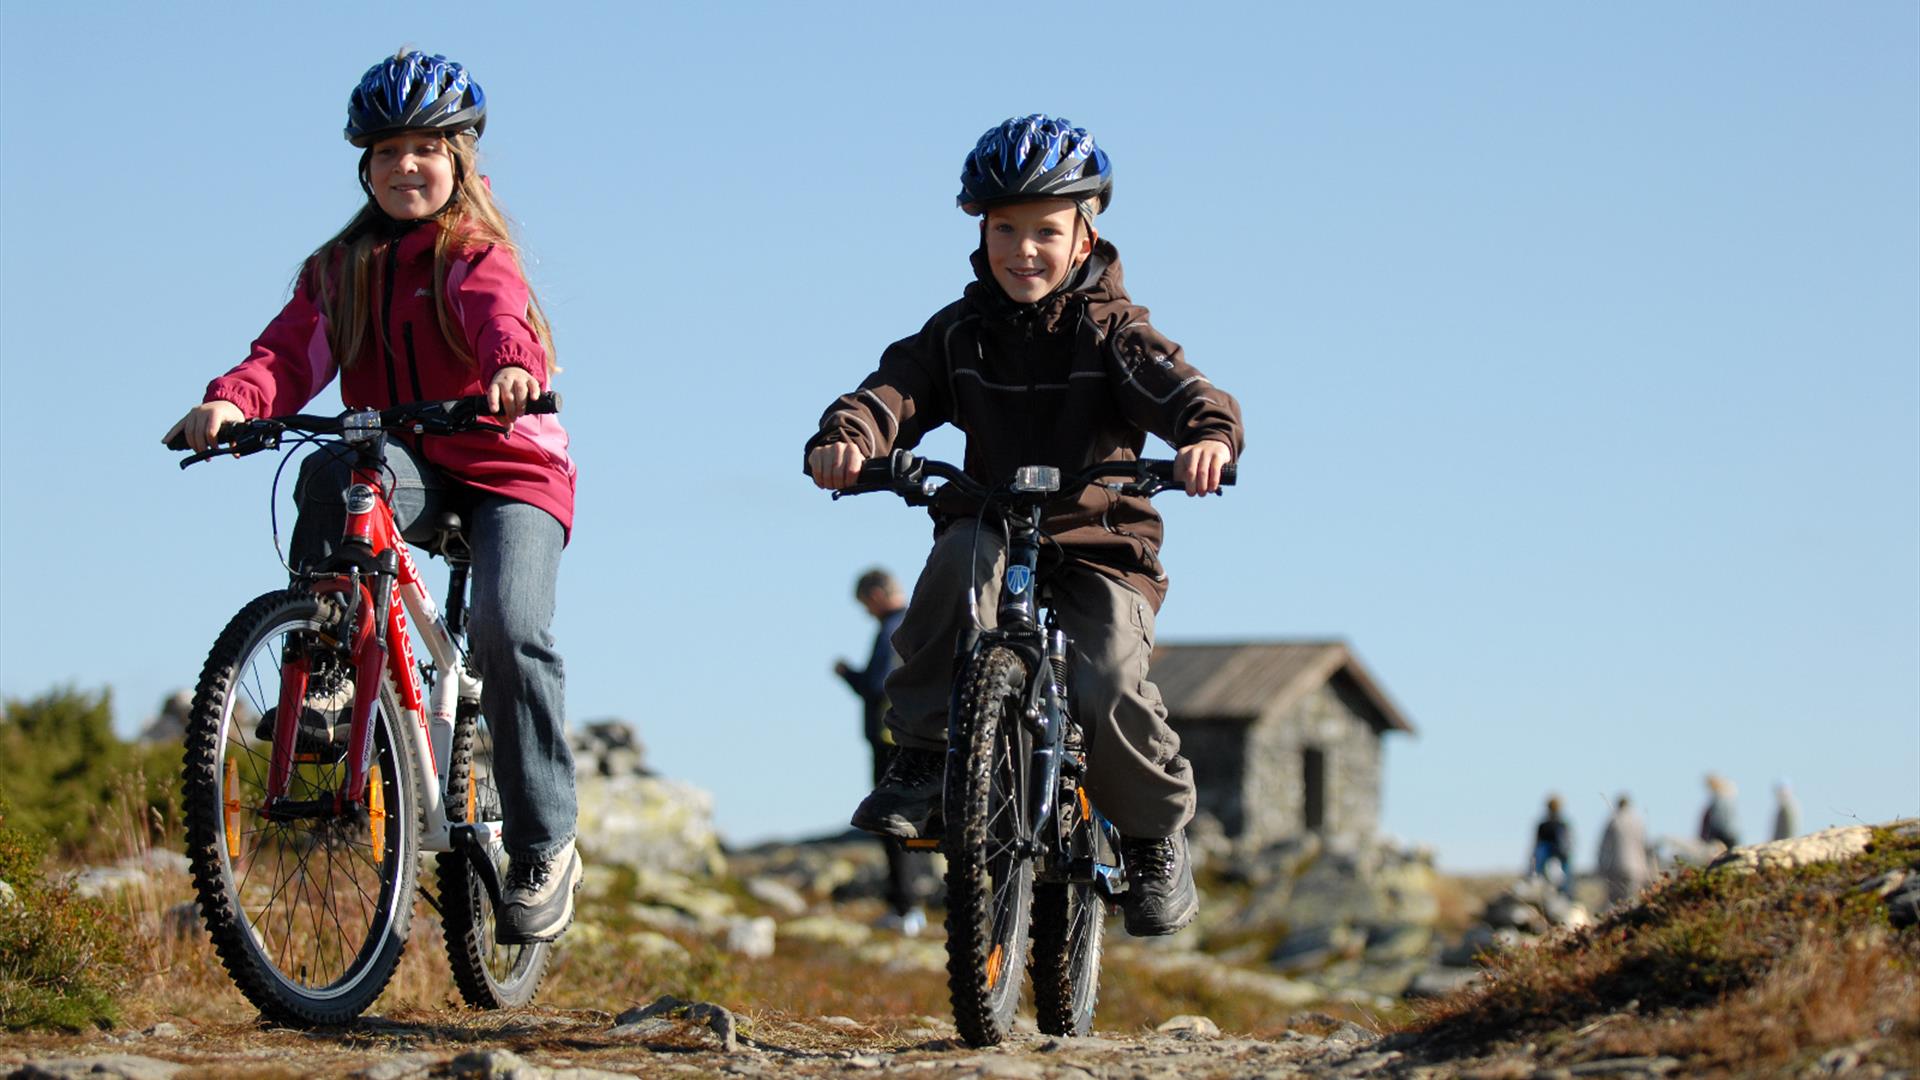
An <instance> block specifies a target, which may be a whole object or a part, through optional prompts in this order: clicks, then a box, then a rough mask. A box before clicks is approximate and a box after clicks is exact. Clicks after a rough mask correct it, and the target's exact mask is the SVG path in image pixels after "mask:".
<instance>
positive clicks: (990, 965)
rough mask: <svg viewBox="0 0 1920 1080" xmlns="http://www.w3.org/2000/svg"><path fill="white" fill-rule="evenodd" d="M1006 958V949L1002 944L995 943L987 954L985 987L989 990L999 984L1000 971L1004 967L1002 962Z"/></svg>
mask: <svg viewBox="0 0 1920 1080" xmlns="http://www.w3.org/2000/svg"><path fill="white" fill-rule="evenodd" d="M1006 958H1007V950H1006V946H1004V945H995V946H994V947H993V951H992V952H990V953H988V954H987V989H989V990H991V989H993V988H994V987H996V986H998V985H1000V973H1001V971H1002V970H1003V969H1005V967H1006V964H1005V963H1003V961H1004V960H1006Z"/></svg>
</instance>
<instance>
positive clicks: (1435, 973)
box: [1406, 967, 1480, 998]
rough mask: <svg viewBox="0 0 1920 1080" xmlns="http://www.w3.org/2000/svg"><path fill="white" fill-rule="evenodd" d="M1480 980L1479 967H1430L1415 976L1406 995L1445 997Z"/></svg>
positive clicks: (1414, 996) (1413, 996) (1411, 996)
mask: <svg viewBox="0 0 1920 1080" xmlns="http://www.w3.org/2000/svg"><path fill="white" fill-rule="evenodd" d="M1479 982H1480V969H1479V968H1469V967H1438V968H1429V969H1428V970H1426V971H1423V972H1421V973H1420V974H1418V975H1415V976H1414V977H1413V982H1412V983H1410V984H1409V985H1408V986H1407V990H1406V996H1407V997H1410V998H1436V997H1445V996H1446V995H1448V994H1451V993H1453V992H1454V991H1456V990H1462V989H1465V988H1466V987H1469V986H1473V985H1476V984H1477V983H1479Z"/></svg>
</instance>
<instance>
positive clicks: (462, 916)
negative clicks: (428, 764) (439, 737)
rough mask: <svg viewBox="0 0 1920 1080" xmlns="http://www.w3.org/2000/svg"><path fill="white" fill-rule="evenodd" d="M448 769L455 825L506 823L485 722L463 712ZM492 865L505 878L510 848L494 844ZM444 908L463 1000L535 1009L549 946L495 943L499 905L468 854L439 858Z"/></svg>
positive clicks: (482, 1006) (488, 1005) (488, 1006)
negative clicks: (531, 1004)
mask: <svg viewBox="0 0 1920 1080" xmlns="http://www.w3.org/2000/svg"><path fill="white" fill-rule="evenodd" d="M451 762H452V763H451V765H450V766H449V768H448V769H447V808H448V811H449V815H450V816H451V817H452V818H453V819H454V820H455V821H461V822H464V821H468V820H475V821H491V822H498V821H499V820H500V791H499V789H498V788H497V787H496V786H495V782H494V777H493V768H492V766H493V735H492V732H491V731H490V729H488V727H487V725H486V721H485V720H484V719H483V718H481V717H480V716H479V715H478V714H477V713H474V712H472V711H471V710H468V709H465V708H463V709H462V710H461V715H460V717H459V719H458V720H457V721H456V723H455V726H454V735H453V753H452V755H451ZM491 854H492V857H493V864H494V866H495V868H496V869H497V870H498V871H499V873H500V874H501V875H502V876H505V874H506V872H507V854H506V848H505V847H504V846H503V845H501V844H499V843H495V844H494V846H493V850H492V852H491ZM439 871H440V874H439V877H440V903H441V911H442V918H443V925H444V926H445V928H446V936H447V963H448V966H449V967H451V968H452V969H453V981H454V984H455V985H456V986H458V987H459V988H460V997H461V999H462V1000H464V1001H465V1002H466V1003H467V1004H468V1005H469V1006H471V1007H473V1008H476V1009H509V1008H517V1007H519V1006H521V1005H526V1004H528V1003H529V1002H531V1001H532V1000H533V998H534V995H535V994H537V993H539V991H540V982H541V980H542V979H544V978H545V977H546V973H547V961H548V959H549V958H550V957H551V956H552V954H553V952H552V947H551V946H550V945H548V944H547V943H544V942H542V943H537V944H530V945H499V944H496V943H495V942H494V911H493V900H492V898H490V897H489V896H488V895H487V889H486V886H485V885H484V884H482V883H481V880H480V876H479V875H478V874H476V873H475V872H474V869H473V866H472V864H471V863H469V862H468V861H467V856H466V854H465V853H464V852H459V851H450V852H445V853H443V854H441V855H440V857H439Z"/></svg>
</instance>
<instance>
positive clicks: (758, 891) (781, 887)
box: [747, 877, 807, 916]
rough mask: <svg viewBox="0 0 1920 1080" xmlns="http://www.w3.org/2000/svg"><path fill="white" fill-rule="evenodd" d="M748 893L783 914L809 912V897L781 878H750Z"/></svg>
mask: <svg viewBox="0 0 1920 1080" xmlns="http://www.w3.org/2000/svg"><path fill="white" fill-rule="evenodd" d="M747 894H748V895H749V896H751V897H753V898H754V899H755V900H758V901H760V902H761V903H763V904H765V905H767V906H768V907H770V908H772V909H774V910H775V911H778V912H779V913H780V914H782V915H787V916H794V915H805V914H806V913H807V898H806V897H804V896H801V895H800V891H799V890H798V889H795V888H794V887H793V886H791V885H789V884H787V883H786V882H784V881H781V880H780V879H779V878H773V877H756V878H750V879H748V881H747Z"/></svg>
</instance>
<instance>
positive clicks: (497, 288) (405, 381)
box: [205, 222, 575, 535]
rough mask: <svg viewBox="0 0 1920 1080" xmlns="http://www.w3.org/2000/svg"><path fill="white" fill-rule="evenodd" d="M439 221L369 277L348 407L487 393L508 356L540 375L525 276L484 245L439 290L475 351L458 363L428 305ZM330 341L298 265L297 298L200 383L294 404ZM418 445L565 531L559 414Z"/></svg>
mask: <svg viewBox="0 0 1920 1080" xmlns="http://www.w3.org/2000/svg"><path fill="white" fill-rule="evenodd" d="M439 230H440V226H439V225H437V224H434V223H431V222H430V223H427V224H425V225H421V226H419V227H418V228H416V229H414V230H413V231H412V232H409V233H407V234H405V235H404V236H402V237H400V239H398V240H396V241H394V243H393V245H392V246H391V247H390V248H389V249H388V252H387V255H386V261H385V265H384V267H383V269H382V272H381V274H380V275H379V278H378V279H377V280H376V282H375V286H374V293H375V298H374V299H375V303H377V304H378V305H380V311H379V312H378V315H379V319H378V321H377V322H376V324H375V325H376V326H383V327H384V328H385V331H386V333H385V335H384V336H385V339H386V342H387V343H390V345H391V351H390V352H389V349H388V346H387V345H385V344H383V343H382V341H381V340H380V337H381V335H377V334H376V335H373V337H374V340H373V341H372V342H371V343H370V344H369V345H368V347H367V355H366V356H363V357H361V358H360V362H359V363H357V364H355V365H354V366H353V367H352V368H350V369H348V370H347V371H346V372H345V373H344V374H343V375H342V376H341V380H340V398H341V400H342V401H345V402H346V403H347V405H349V406H351V407H354V408H374V409H383V408H387V407H389V406H392V405H401V404H406V403H408V402H413V401H432V400H438V399H442V398H454V397H463V396H466V395H469V394H483V393H486V390H487V386H488V384H489V383H491V382H492V381H493V377H494V376H495V375H497V374H499V372H500V369H502V368H505V367H519V368H524V369H525V370H526V371H528V372H530V373H531V374H532V375H533V377H534V378H536V379H538V380H540V386H541V387H542V388H543V389H545V388H546V387H547V385H548V380H547V357H546V351H545V350H544V349H542V348H541V347H540V343H539V340H538V339H537V338H536V337H535V335H534V332H533V328H532V326H530V325H529V324H528V323H527V320H526V313H527V301H528V292H527V283H526V280H525V279H524V278H522V277H521V276H520V270H519V268H518V267H517V266H516V265H515V263H514V259H513V257H512V255H511V253H510V252H507V251H503V250H500V249H498V248H496V247H494V246H492V245H487V246H484V247H477V248H473V249H471V250H469V251H466V252H464V253H462V254H461V256H460V257H459V258H458V259H457V260H454V261H453V262H452V264H451V268H450V269H449V270H448V272H447V281H446V293H447V298H448V306H449V307H450V308H451V310H452V312H453V316H454V322H455V323H456V324H457V325H458V326H459V328H460V330H461V332H462V333H463V334H464V335H465V338H466V340H465V345H466V347H467V349H468V351H469V352H470V353H471V354H472V355H473V356H474V358H475V360H476V361H477V362H476V363H474V364H466V363H463V362H462V361H461V360H460V358H459V357H458V356H456V355H455V354H454V352H453V350H452V349H451V348H449V347H448V345H447V342H446V339H445V338H444V337H442V336H441V333H440V322H439V319H438V318H437V317H436V316H435V313H434V310H433V295H432V289H431V284H432V274H433V242H434V239H435V237H436V236H437V235H438V234H439ZM340 371H341V368H340V365H339V363H338V362H337V361H336V360H335V358H334V356H333V351H332V349H331V348H330V347H329V346H328V344H327V321H326V316H324V315H323V314H321V312H320V307H319V304H318V303H317V300H316V297H315V295H314V293H313V290H312V282H311V281H310V280H309V279H308V278H307V277H306V276H304V275H303V276H302V279H301V282H300V285H299V287H298V288H296V289H295V290H294V295H293V299H291V300H289V301H287V306H286V307H285V308H284V309H282V310H281V312H280V314H279V315H277V316H275V317H274V320H273V321H272V322H270V323H268V324H267V328H266V329H265V330H264V331H262V332H261V334H260V336H259V338H257V339H256V340H255V341H254V343H253V351H252V352H251V353H250V354H249V355H248V356H247V358H246V360H244V361H242V362H241V363H240V365H239V366H238V367H236V368H234V369H233V370H232V371H229V372H227V373H226V374H225V375H222V376H220V377H219V378H217V379H215V380H213V382H211V383H209V384H208V385H207V395H206V398H205V400H207V401H215V400H225V401H230V402H232V403H233V404H235V405H237V406H239V408H240V411H241V412H244V413H246V414H247V415H248V416H283V415H285V414H288V413H294V412H298V411H300V409H301V408H302V407H303V406H305V405H306V403H307V402H308V401H311V400H312V399H313V398H314V396H315V395H317V394H318V393H319V392H320V391H321V390H323V389H325V387H326V385H327V383H329V382H331V381H333V377H334V375H335V374H336V373H340ZM409 445H410V446H413V448H414V449H415V451H416V452H418V453H420V454H421V455H422V456H423V457H425V459H426V460H427V461H428V462H430V463H432V464H433V465H435V466H437V467H439V468H440V469H441V470H442V471H444V472H446V473H447V474H448V475H450V476H453V477H454V478H456V479H458V480H460V481H462V482H464V483H466V484H468V485H471V486H472V487H475V488H478V489H480V490H482V491H490V492H494V493H497V494H500V495H505V496H507V497H508V498H512V499H518V500H520V501H521V502H525V503H530V504H532V505H534V506H537V507H539V508H540V509H542V510H545V511H546V512H547V513H549V514H552V515H553V516H554V517H555V518H556V519H558V520H559V522H560V524H561V525H562V526H564V527H565V528H566V529H567V531H568V533H569V535H571V533H572V531H573V492H574V473H575V470H574V466H573V460H572V459H571V458H570V457H568V456H567V433H566V430H565V429H564V428H562V427H561V426H560V420H559V417H557V416H552V415H546V416H527V417H522V418H521V419H520V420H519V421H518V422H517V423H515V424H514V426H513V434H512V435H510V436H508V437H506V438H504V439H503V438H501V437H500V436H498V435H494V434H491V433H488V432H470V433H467V434H464V435H450V436H439V437H435V438H431V439H422V440H419V443H418V444H415V443H413V442H412V441H411V440H410V441H409Z"/></svg>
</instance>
